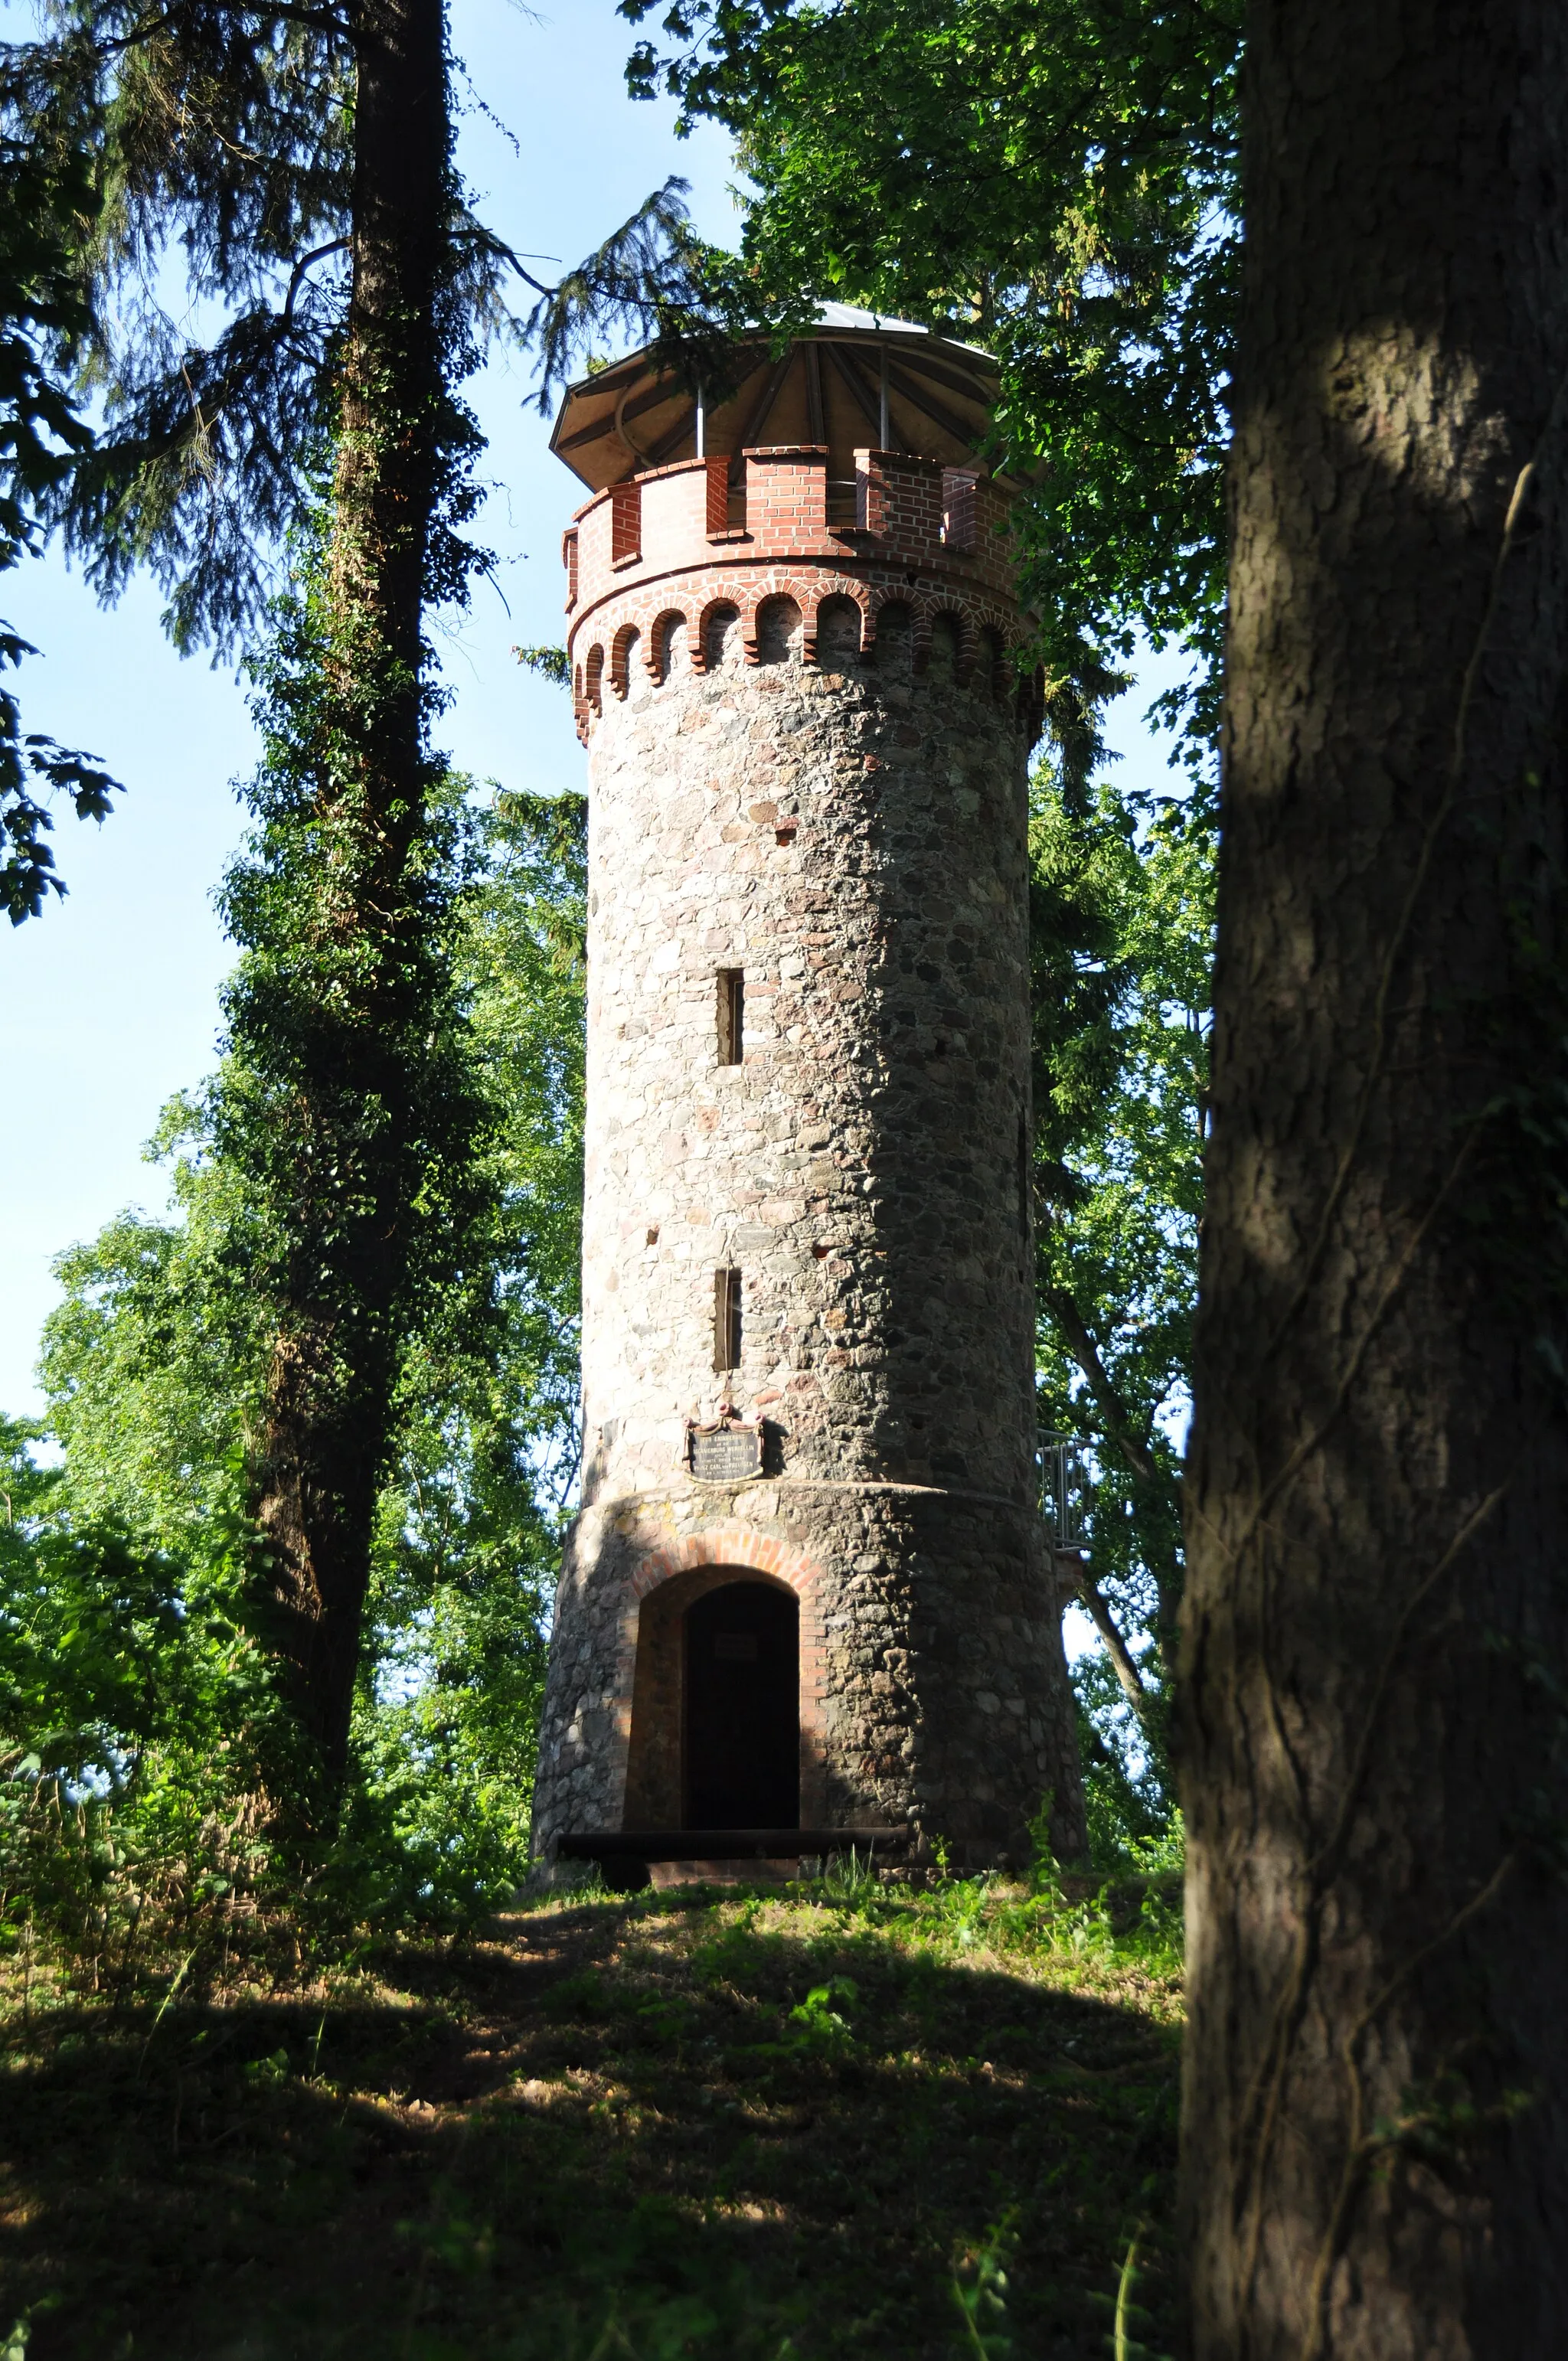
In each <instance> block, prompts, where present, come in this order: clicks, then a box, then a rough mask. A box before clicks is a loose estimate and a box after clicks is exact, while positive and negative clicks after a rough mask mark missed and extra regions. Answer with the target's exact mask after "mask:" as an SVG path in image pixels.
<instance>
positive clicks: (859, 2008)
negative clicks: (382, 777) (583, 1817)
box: [0, 1874, 1180, 2361]
mask: <svg viewBox="0 0 1568 2361" xmlns="http://www.w3.org/2000/svg"><path fill="white" fill-rule="evenodd" d="M1140 1903H1141V1904H1142V1907H1141V1908H1140ZM1173 1917H1174V1911H1173V1909H1172V1906H1171V1905H1170V1903H1169V1899H1168V1890H1167V1888H1166V1887H1165V1886H1164V1885H1163V1884H1161V1883H1158V1882H1157V1883H1155V1884H1154V1885H1153V1886H1152V1887H1150V1888H1149V1889H1148V1890H1147V1891H1146V1892H1145V1891H1143V1890H1142V1889H1128V1890H1124V1891H1122V1892H1119V1893H1116V1892H1110V1893H1107V1894H1102V1895H1100V1896H1098V1897H1096V1896H1094V1895H1093V1894H1080V1895H1079V1896H1078V1898H1077V1899H1072V1898H1069V1895H1068V1894H1064V1893H1063V1892H1062V1891H1061V1890H1060V1889H1059V1888H1058V1889H1056V1890H1055V1891H1054V1892H1053V1893H1051V1894H1047V1895H1044V1896H1039V1897H1034V1898H1031V1897H1028V1896H1027V1895H1025V1894H1024V1893H1023V1892H1022V1890H1021V1889H1007V1888H1003V1887H1001V1886H998V1885H994V1884H988V1883H984V1882H983V1881H978V1880H976V1881H962V1880H952V1881H948V1882H945V1883H940V1884H938V1886H936V1887H935V1888H934V1889H933V1890H931V1891H929V1892H924V1893H921V1892H916V1891H912V1890H911V1889H909V1888H907V1887H892V1886H883V1885H880V1884H877V1883H872V1882H871V1881H870V1880H867V1879H865V1878H863V1877H857V1876H855V1875H853V1874H850V1876H848V1877H841V1878H839V1879H838V1880H836V1881H833V1882H831V1883H828V1884H826V1885H824V1884H821V1883H817V1884H812V1885H803V1886H800V1887H791V1888H787V1889H782V1890H773V1891H771V1892H767V1891H762V1890H757V1891H753V1892H745V1891H738V1890H735V1889H727V1890H724V1891H722V1892H720V1891H717V1890H701V1889H688V1890H685V1891H676V1892H673V1893H666V1894H639V1895H634V1896H619V1897H617V1896H608V1895H602V1896H601V1895H589V1896H586V1897H566V1898H565V1899H563V1900H560V1901H557V1902H554V1903H551V1904H548V1905H542V1906H540V1907H538V1908H534V1909H531V1910H519V1911H517V1912H516V1913H514V1914H510V1915H509V1916H507V1917H506V1918H504V1919H502V1920H500V1921H498V1922H497V1923H496V1924H495V1926H494V1927H492V1929H491V1930H490V1931H489V1933H488V1936H487V1937H486V1938H485V1939H482V1940H475V1941H471V1942H467V1943H465V1944H462V1945H457V1946H452V1945H442V1944H430V1945H420V1944H416V1943H404V1944H400V1945H399V1946H396V1947H394V1948H390V1949H386V1950H384V1951H382V1952H381V1953H380V1954H379V1955H378V1956H373V1957H371V1958H368V1959H367V1960H363V1961H362V1962H361V1964H360V1965H359V1967H358V1968H357V1969H356V1971H354V1972H352V1973H348V1972H345V1971H339V1972H338V1973H337V1974H336V1975H334V1978H333V1979H332V1981H331V1982H330V1985H328V1986H324V1987H323V1986H319V1985H318V1986H315V1987H307V1988H305V1989H303V1990H296V1991H294V1992H292V1993H284V1994H272V1995H267V1994H263V1993H258V1992H251V1993H237V1994H235V1995H233V1996H231V1997H229V1998H228V1999H227V2000H225V2001H224V2002H222V2003H221V2004H220V2003H218V2002H215V2001H214V2000H213V1999H212V1998H211V1997H203V1996H201V1995H199V1994H196V1993H192V1992H191V1991H190V1990H189V1989H188V1988H187V1989H175V1990H172V1991H170V1988H169V1985H168V1980H167V1979H166V1980H165V1982H164V1984H163V1986H161V1987H160V1988H159V1989H158V1990H156V1991H153V1992H151V1993H147V1994H146V1995H144V1996H141V1997H138V1998H137V1999H136V2000H135V2001H134V2002H123V2003H122V2004H120V2005H119V2006H118V2007H117V2008H116V2007H112V2006H110V2005H108V2004H82V2003H80V2002H71V2001H68V2000H62V1999H60V1996H59V1995H58V1994H56V1995H54V1996H52V1997H50V1996H49V1994H48V1993H45V1992H42V1991H40V1990H39V1989H38V1986H37V1985H36V1984H35V1985H34V1987H33V1989H32V1991H31V1992H30V1993H29V1999H28V2007H27V2015H26V2017H25V2019H24V2016H23V2013H22V2011H21V2009H20V2006H19V2005H18V2006H17V2007H16V2008H15V2009H14V2010H13V2011H12V2013H11V2015H10V2016H9V2018H8V2020H7V2022H6V2023H5V2027H4V2029H3V2042H4V2047H3V2051H0V2057H3V2064H4V2071H5V2081H4V2083H3V2084H0V2091H3V2093H4V2103H3V2107H0V2121H3V2124H4V2134H3V2149H4V2154H3V2161H0V2270H3V2272H4V2295H3V2296H0V2306H3V2307H4V2309H0V2352H3V2351H5V2336H6V2333H7V2331H8V2329H9V2328H10V2326H11V2323H12V2322H13V2320H15V2321H17V2322H18V2323H21V2324H22V2325H24V2326H25V2327H26V2328H27V2330H28V2331H29V2332H30V2342H28V2343H27V2345H26V2356H27V2361H120V2356H125V2361H138V2357H139V2356H148V2357H149V2361H151V2357H152V2356H156V2361H329V2357H330V2361H336V2356H349V2355H353V2356H356V2357H358V2356H375V2361H492V2356H493V2361H674V2356H686V2355H696V2356H706V2361H753V2356H754V2357H755V2361H786V2356H788V2357H789V2361H819V2356H821V2361H826V2356H836V2355H846V2356H850V2355H852V2356H888V2361H925V2356H931V2361H937V2356H942V2361H948V2356H969V2361H975V2356H980V2361H1002V2356H1013V2361H1047V2356H1052V2357H1053V2361H1054V2356H1074V2361H1079V2356H1091V2355H1099V2354H1110V2353H1112V2352H1113V2351H1115V2350H1118V2349H1119V2350H1120V2351H1121V2352H1122V2353H1123V2354H1125V2355H1128V2356H1133V2355H1136V2354H1139V2353H1144V2352H1147V2353H1149V2354H1168V2353H1170V2352H1172V2351H1174V2350H1176V2349H1178V2328H1177V2324H1176V2317H1175V2306H1174V2290H1173V2285H1172V2274H1171V2269H1170V2227H1169V2224H1170V2201H1171V2182H1172V2174H1173V2166H1174V2154H1175V2120H1176V2072H1177V2051H1178V2043H1179V2019H1180V1980H1179V1961H1178V1960H1177V1957H1176V1955H1175V1949H1174V1937H1173V1934H1172V1932H1171V1922H1172V1919H1173ZM175 1964H176V1965H177V1964H178V1963H177V1962H176V1963H175ZM170 1972H171V1973H172V1970H171V1971H170ZM18 1994H19V1986H18ZM1135 2237H1136V2240H1137V2246H1138V2262H1137V2268H1136V2272H1135V2274H1133V2273H1132V2272H1130V2271H1128V2270H1127V2269H1126V2268H1124V2265H1125V2263H1126V2260H1127V2257H1128V2251H1129V2247H1130V2246H1131V2244H1132V2242H1133V2240H1134V2238H1135ZM1118 2336H1119V2337H1120V2345H1119V2347H1118V2345H1117V2344H1116V2339H1117V2338H1118ZM11 2342H12V2345H14V2346H16V2354H15V2355H13V2356H11V2361H19V2355H20V2352H21V2349H22V2348H21V2346H20V2345H19V2344H18V2341H17V2339H16V2337H15V2336H13V2337H12V2340H11Z"/></svg>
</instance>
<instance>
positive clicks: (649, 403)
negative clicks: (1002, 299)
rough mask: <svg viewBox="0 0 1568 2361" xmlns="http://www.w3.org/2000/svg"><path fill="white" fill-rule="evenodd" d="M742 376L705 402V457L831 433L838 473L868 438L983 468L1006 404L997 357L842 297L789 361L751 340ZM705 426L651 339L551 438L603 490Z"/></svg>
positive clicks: (570, 409) (848, 469) (579, 396)
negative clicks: (1000, 401) (994, 420)
mask: <svg viewBox="0 0 1568 2361" xmlns="http://www.w3.org/2000/svg"><path fill="white" fill-rule="evenodd" d="M733 379H734V381H735V390H734V391H733V392H731V393H730V394H729V395H728V396H727V398H726V399H725V400H724V401H720V402H716V403H715V404H713V406H711V407H705V410H704V416H703V426H704V439H703V448H704V451H705V453H706V454H707V456H708V457H710V458H720V457H724V456H729V455H731V454H733V453H736V452H740V451H743V450H749V449H753V448H755V447H756V446H757V445H768V444H773V445H777V444H784V443H815V444H823V443H825V444H826V445H828V475H829V477H834V476H843V477H849V476H850V475H851V474H852V473H853V459H852V454H853V453H854V452H855V451H856V450H863V449H864V448H866V446H867V445H873V446H879V447H880V446H882V445H885V446H886V447H887V448H888V449H890V450H894V451H909V452H914V453H916V454H917V455H918V456H920V457H922V458H926V459H940V460H941V461H943V462H944V463H945V464H946V465H947V466H948V467H961V466H963V465H965V464H972V463H973V462H974V460H975V457H976V454H977V452H978V449H979V446H980V445H981V443H982V442H983V440H984V438H985V434H986V431H987V428H988V427H989V425H990V421H991V411H992V404H993V403H994V401H995V400H996V364H995V362H994V361H993V360H992V358H991V357H990V355H989V354H988V353H983V352H981V351H980V350H979V349H978V347H977V346H973V345H961V344H958V343H955V342H953V341H952V340H951V339H950V338H948V337H946V336H939V335H933V334H932V333H931V331H930V330H928V329H926V328H919V327H916V326H914V325H912V324H911V323H910V322H908V321H906V320H882V319H878V318H876V317H875V316H874V315H873V314H872V313H870V312H856V311H851V310H850V307H849V306H848V305H847V304H841V303H825V304H824V305H823V306H822V307H821V309H820V311H819V313H818V315H817V325H816V327H815V328H812V329H807V330H806V331H804V332H803V333H802V334H800V335H797V336H796V337H795V340H794V341H793V342H792V343H791V345H790V346H788V348H787V350H786V351H785V352H784V354H783V355H782V356H781V357H775V356H774V354H773V347H772V346H771V344H770V342H769V340H768V339H767V338H766V337H765V336H762V335H759V337H758V338H757V340H756V342H755V343H754V344H752V343H750V342H747V341H745V340H742V341H740V343H739V344H738V345H737V346H736V360H735V368H734V371H733ZM884 386H885V410H884ZM884 424H885V432H884ZM696 426H697V418H696V401H694V399H693V397H692V394H691V392H690V391H689V390H688V389H687V388H686V387H685V385H683V384H682V382H681V380H680V379H679V378H678V377H677V376H676V375H675V373H674V370H673V369H671V368H667V367H663V366H661V365H660V364H659V363H658V362H657V361H656V360H655V358H654V357H653V354H652V349H651V348H650V349H644V350H643V351H641V352H637V353H631V354H630V355H629V356H628V357H627V358H626V359H625V360H622V361H617V362H616V363H615V365H614V366H613V368H607V369H600V370H599V371H598V372H597V373H596V374H595V375H594V376H591V377H585V378H581V379H578V381H577V382H576V385H573V386H570V387H568V388H567V390H566V396H565V401H563V402H562V404H561V412H560V415H559V417H558V418H557V419H556V421H555V431H554V434H552V436H551V438H550V447H551V449H552V450H553V451H554V453H555V456H557V458H560V459H564V460H565V463H566V465H567V467H570V468H571V470H572V472H573V473H574V475H576V476H579V477H581V478H582V480H583V482H584V483H585V484H587V486H588V488H589V489H590V490H592V491H596V492H598V491H602V490H603V489H604V488H605V486H606V485H607V484H616V483H620V482H622V481H623V480H624V479H625V478H627V477H629V476H635V475H640V474H641V473H642V472H643V471H644V470H645V469H647V468H650V467H668V466H669V465H670V464H671V463H672V462H673V461H674V460H677V459H690V458H693V457H695V456H696Z"/></svg>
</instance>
